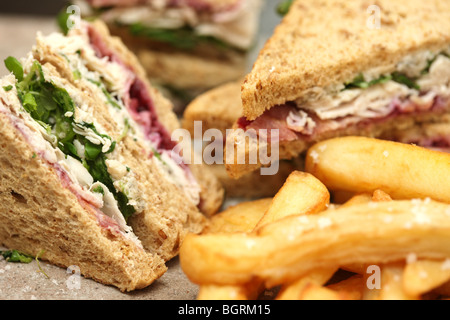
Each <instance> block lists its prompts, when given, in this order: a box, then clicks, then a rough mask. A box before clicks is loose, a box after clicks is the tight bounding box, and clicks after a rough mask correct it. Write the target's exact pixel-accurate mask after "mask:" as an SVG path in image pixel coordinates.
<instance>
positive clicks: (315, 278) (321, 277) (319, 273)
mask: <svg viewBox="0 0 450 320" xmlns="http://www.w3.org/2000/svg"><path fill="white" fill-rule="evenodd" d="M336 271H337V268H327V269H317V270H314V271H312V272H311V273H309V274H307V275H306V276H304V277H301V278H300V279H297V280H296V281H294V282H292V283H288V284H285V285H284V286H283V287H282V288H281V289H280V292H279V293H278V295H277V297H276V299H277V300H299V299H300V298H301V296H302V294H303V291H304V290H305V289H306V287H307V286H308V285H310V284H312V283H314V284H317V285H319V286H321V285H323V284H324V283H325V282H327V281H328V280H329V279H330V278H331V277H332V276H333V274H334V273H335V272H336Z"/></svg>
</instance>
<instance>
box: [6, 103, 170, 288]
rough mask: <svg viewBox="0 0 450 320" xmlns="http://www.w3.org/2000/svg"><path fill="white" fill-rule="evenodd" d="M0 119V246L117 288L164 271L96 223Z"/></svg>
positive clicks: (160, 261) (147, 281)
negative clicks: (73, 269) (72, 267)
mask: <svg viewBox="0 0 450 320" xmlns="http://www.w3.org/2000/svg"><path fill="white" fill-rule="evenodd" d="M0 103H1V101H0ZM0 123H1V126H0V137H1V142H0V166H1V174H0V199H1V202H0V203H1V204H0V243H1V244H3V245H5V246H6V247H9V248H12V249H17V250H20V251H23V252H26V253H28V254H30V255H33V256H39V259H43V260H47V261H49V262H51V263H53V264H55V265H58V266H61V267H69V266H77V267H79V268H80V272H81V274H82V275H83V276H85V277H88V278H92V279H94V280H96V281H98V282H100V283H103V284H107V285H112V286H116V287H117V288H119V289H120V290H121V291H132V290H135V289H140V288H144V287H146V286H148V285H150V284H151V283H152V282H154V281H155V280H156V279H158V278H159V277H160V276H161V275H162V274H164V272H165V271H166V270H167V267H166V266H165V264H164V260H163V259H161V258H160V257H158V256H157V255H151V254H149V253H147V252H145V251H144V250H143V249H142V248H140V247H138V246H136V244H135V243H133V242H132V241H131V240H129V239H126V238H125V237H124V236H122V235H121V234H118V233H116V232H112V231H111V230H110V229H108V228H105V227H101V226H100V224H99V221H98V220H97V218H96V216H95V213H93V212H91V211H89V210H88V208H87V207H86V206H83V205H82V203H81V202H80V201H79V200H78V199H77V197H76V196H75V195H74V194H73V193H72V192H71V191H69V190H68V189H66V188H65V187H64V186H63V185H62V184H61V180H60V178H59V177H58V175H57V173H56V172H55V170H54V169H53V168H52V167H51V166H49V165H48V164H47V163H46V161H45V160H43V159H42V158H40V157H39V156H36V154H35V153H34V151H33V149H32V148H31V147H30V145H29V143H28V142H27V141H26V140H25V138H24V136H23V135H22V134H21V133H20V132H19V131H18V130H17V129H16V127H15V125H14V124H13V123H11V120H10V118H9V117H8V116H6V115H5V114H4V113H2V112H0Z"/></svg>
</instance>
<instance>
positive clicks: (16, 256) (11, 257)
mask: <svg viewBox="0 0 450 320" xmlns="http://www.w3.org/2000/svg"><path fill="white" fill-rule="evenodd" d="M0 254H1V255H2V256H3V258H5V260H6V261H8V262H19V263H30V262H31V261H33V256H30V255H29V254H26V253H23V252H21V251H19V250H15V249H14V250H6V251H0Z"/></svg>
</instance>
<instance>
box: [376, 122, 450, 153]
mask: <svg viewBox="0 0 450 320" xmlns="http://www.w3.org/2000/svg"><path fill="white" fill-rule="evenodd" d="M380 138H381V139H386V140H387V139H389V140H392V141H397V142H402V143H407V144H413V145H417V146H421V147H424V148H427V149H431V150H436V151H441V152H447V153H449V152H450V116H449V115H445V116H443V117H442V119H440V120H439V121H437V122H427V123H421V124H418V125H416V126H414V127H411V128H408V129H405V130H393V131H391V132H389V133H388V136H387V137H386V138H385V137H384V136H381V137H380Z"/></svg>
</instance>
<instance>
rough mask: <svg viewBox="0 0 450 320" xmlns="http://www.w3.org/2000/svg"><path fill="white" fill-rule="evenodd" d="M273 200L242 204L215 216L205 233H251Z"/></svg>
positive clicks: (266, 199)
mask: <svg viewBox="0 0 450 320" xmlns="http://www.w3.org/2000/svg"><path fill="white" fill-rule="evenodd" d="M271 203H272V198H264V199H258V200H253V201H245V202H241V203H239V204H237V205H234V206H231V207H228V208H227V209H226V210H224V211H222V212H220V213H218V214H216V215H214V216H213V217H211V219H210V223H209V225H208V226H207V227H206V229H205V231H204V233H217V232H250V231H252V230H253V229H254V228H255V226H256V224H257V223H258V222H259V221H260V220H261V218H262V217H263V215H264V213H265V212H266V211H267V210H268V209H269V207H270V205H271Z"/></svg>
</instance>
